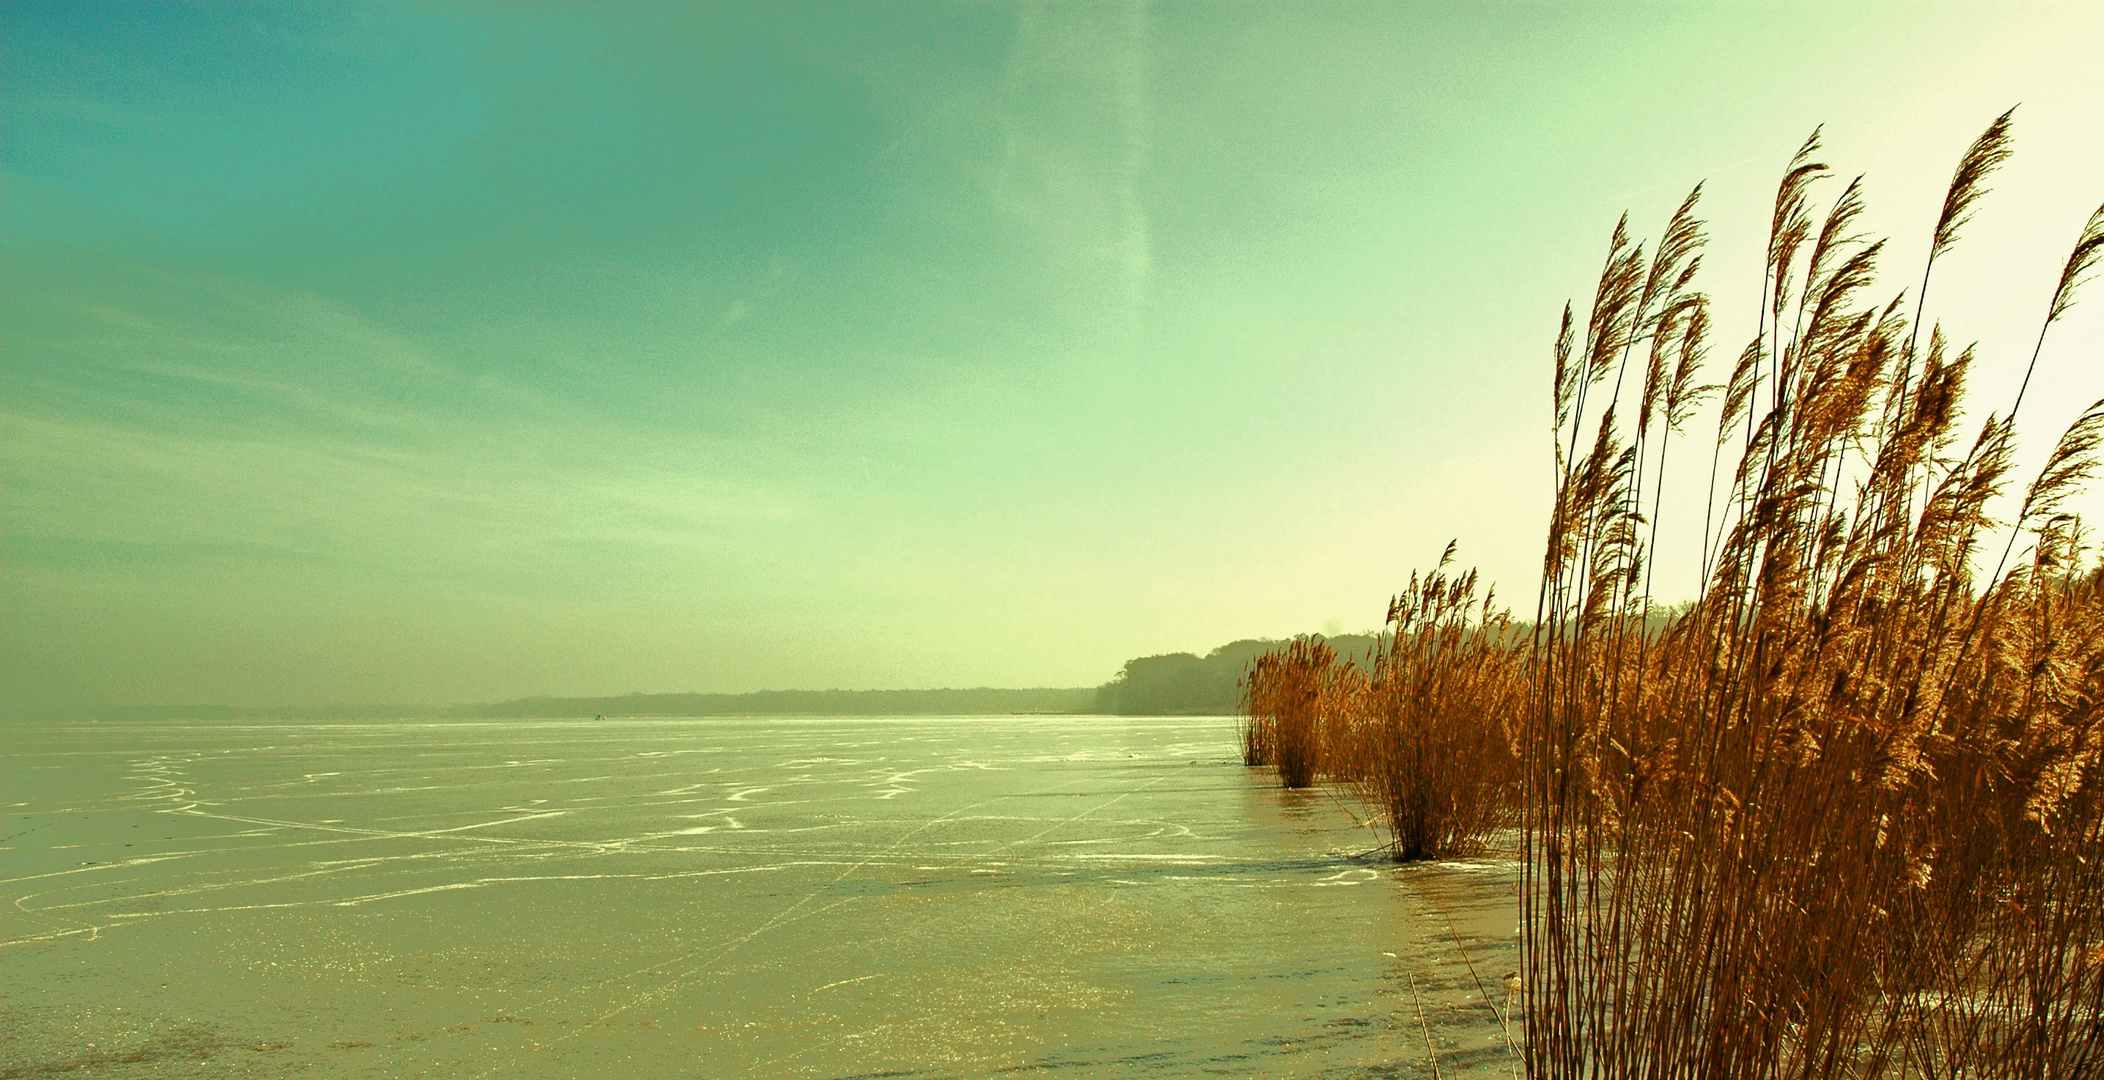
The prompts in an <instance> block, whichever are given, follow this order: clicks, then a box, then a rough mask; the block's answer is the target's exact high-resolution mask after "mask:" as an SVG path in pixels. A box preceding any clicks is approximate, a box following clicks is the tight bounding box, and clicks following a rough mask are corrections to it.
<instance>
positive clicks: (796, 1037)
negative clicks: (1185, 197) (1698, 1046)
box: [0, 717, 1516, 1078]
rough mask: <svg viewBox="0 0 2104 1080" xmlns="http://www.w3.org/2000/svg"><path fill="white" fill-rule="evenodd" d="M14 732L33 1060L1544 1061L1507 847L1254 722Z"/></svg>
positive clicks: (309, 1066)
mask: <svg viewBox="0 0 2104 1080" xmlns="http://www.w3.org/2000/svg"><path fill="white" fill-rule="evenodd" d="M4 735H5V745H4V749H5V764H4V766H0V768H4V773H0V777H4V780H5V786H4V790H0V812H4V815H5V816H4V819H0V888H4V890H5V901H6V902H5V903H4V904H0V991H4V993H0V1077H17V1076H21V1077H28V1076H46V1075H72V1074H73V1073H74V1072H75V1071H76V1070H87V1071H88V1074H89V1075H94V1076H127V1075H137V1076H148V1075H163V1074H166V1073H169V1072H176V1073H179V1074H181V1075H188V1076H249V1075H255V1076H278V1075H287V1074H292V1073H298V1074H300V1075H310V1076H376V1077H377V1076H434V1077H461V1078H469V1077H499V1076H501V1077H555V1076H563V1077H569V1076H574V1077H602V1076H637V1077H671V1076H708V1077H741V1076H755V1077H764V1076H812V1077H846V1076H870V1075H886V1076H985V1075H990V1074H994V1073H1000V1072H1014V1071H1023V1072H1048V1073H1058V1072H1071V1073H1082V1074H1088V1075H1134V1076H1187V1075H1188V1076H1204V1075H1227V1076H1252V1075H1339V1076H1359V1075H1376V1076H1390V1075H1395V1076H1418V1075H1426V1076H1429V1075H1431V1061H1430V1057H1429V1052H1428V1049H1427V1041H1428V1036H1429V1041H1430V1042H1431V1044H1432V1046H1433V1047H1434V1048H1436V1050H1437V1053H1438V1055H1439V1065H1440V1070H1441V1073H1442V1075H1445V1076H1460V1075H1470V1074H1475V1073H1481V1074H1482V1075H1498V1076H1507V1075H1511V1064H1510V1059H1509V1057H1508V1053H1507V1050H1506V1048H1505V1044H1504V1041H1503V1038H1502V1034H1501V1031H1500V1024H1499V1018H1498V1015H1497V1014H1498V1012H1500V1011H1504V1010H1506V1009H1507V1006H1508V1002H1507V1000H1506V998H1505V992H1504V989H1503V986H1502V983H1501V977H1502V975H1503V974H1504V973H1505V972H1506V971H1508V970H1510V969H1512V968H1513V967H1515V966H1516V962H1515V960H1514V945H1513V943H1514V938H1513V925H1514V924H1513V912H1514V907H1515V904H1514V900H1513V896H1512V892H1511V890H1512V887H1513V882H1514V880H1515V875H1514V873H1513V872H1512V869H1511V867H1510V865H1509V864H1507V863H1504V862H1501V861H1497V860H1484V861H1478V862H1474V863H1454V864H1442V865H1428V866H1418V867H1407V868H1399V867H1395V866H1392V865H1390V864H1388V863H1386V862H1384V861H1382V860H1380V859H1379V858H1378V857H1373V856H1367V855H1364V854H1363V853H1364V852H1365V851H1366V850H1367V849H1369V848H1373V847H1375V846H1376V845H1377V844H1378V838H1377V837H1375V836H1374V835H1373V834H1371V833H1370V832H1369V831H1368V830H1367V829H1366V828H1364V827H1362V826H1360V825H1358V824H1356V823H1355V821H1354V819H1353V817H1352V816H1351V815H1350V813H1348V811H1347V808H1346V807H1345V805H1344V804H1343V803H1340V802H1338V801H1337V800H1336V799H1335V798H1333V797H1332V796H1329V795H1327V794H1324V793H1321V792H1315V793H1307V792H1284V791H1280V790H1278V789H1277V788H1276V787H1275V786H1273V781H1272V780H1271V778H1270V777H1269V776H1268V775H1267V774H1265V773H1261V772H1257V771H1253V770H1247V769H1244V768H1243V767H1242V766H1241V764H1240V762H1239V758H1238V755H1237V751H1236V747H1235V745H1234V725H1233V721H1232V720H1228V719H1224V718H1172V719H1110V718H1101V717H1089V718H1021V717H1001V718H954V719H953V718H941V719H892V718H884V719H859V718H856V719H839V718H825V719H813V718H757V719H756V718H712V719H700V720H661V719H652V720H633V721H542V722H536V721H493V722H459V721H444V722H428V723H350V724H325V723H310V722H299V723H285V724H256V723H237V722H229V723H211V724H170V723H165V722H161V723H154V724H114V723H81V724H38V725H13V726H9V727H7V728H5V729H4ZM1420 1011H1421V1013H1422V1019H1420Z"/></svg>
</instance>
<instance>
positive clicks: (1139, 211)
mask: <svg viewBox="0 0 2104 1080" xmlns="http://www.w3.org/2000/svg"><path fill="white" fill-rule="evenodd" d="M1147 15H1148V12H1147V0H1133V2H1132V3H1130V4H1128V5H1126V8H1125V16H1126V18H1125V48H1124V49H1123V50H1122V53H1123V55H1122V57H1121V61H1122V63H1121V64H1120V67H1119V71H1118V83H1119V90H1120V91H1121V93H1120V95H1119V105H1120V108H1119V117H1118V118H1119V120H1120V121H1121V122H1122V125H1123V127H1124V132H1123V134H1124V143H1125V146H1124V149H1125V160H1124V168H1123V170H1122V171H1121V175H1120V176H1119V181H1120V186H1119V197H1120V205H1121V209H1122V210H1123V211H1124V226H1125V237H1124V243H1123V245H1122V250H1121V252H1120V254H1121V255H1122V258H1123V263H1124V265H1123V270H1124V275H1125V302H1126V305H1127V308H1128V311H1129V312H1130V314H1131V317H1132V320H1133V322H1134V323H1135V324H1136V325H1137V324H1138V323H1139V322H1140V321H1141V319H1142V317H1143V316H1144V314H1145V310H1146V304H1147V284H1148V279H1149V278H1150V277H1151V275H1152V273H1153V270H1154V246H1153V240H1152V238H1151V237H1150V235H1149V231H1148V227H1147V206H1146V203H1145V201H1144V200H1143V199H1142V198H1141V192H1140V180H1141V177H1142V176H1143V175H1144V174H1145V173H1146V170H1147V155H1148V130H1147V125H1148V115H1147V114H1148V109H1147V79H1148V75H1149V71H1148V68H1149V64H1148V41H1147Z"/></svg>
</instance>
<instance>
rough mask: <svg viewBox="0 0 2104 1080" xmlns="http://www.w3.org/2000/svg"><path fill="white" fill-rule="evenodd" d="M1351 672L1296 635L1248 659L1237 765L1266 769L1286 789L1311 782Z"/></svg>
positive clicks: (1318, 642) (1326, 650)
mask: <svg viewBox="0 0 2104 1080" xmlns="http://www.w3.org/2000/svg"><path fill="white" fill-rule="evenodd" d="M1351 670H1352V668H1351V665H1350V664H1349V663H1348V662H1347V663H1345V664H1342V665H1340V664H1339V662H1338V657H1337V651H1336V650H1335V649H1332V648H1331V647H1330V646H1329V643H1328V642H1325V641H1323V640H1322V639H1321V638H1316V637H1307V636H1302V637H1296V638H1294V639H1293V640H1292V641H1289V642H1287V643H1286V644H1285V645H1284V646H1283V647H1282V648H1279V649H1274V650H1272V651H1270V652H1267V653H1264V654H1262V655H1260V656H1258V657H1257V658H1256V659H1255V660H1253V661H1251V663H1250V668H1249V674H1248V675H1247V677H1245V678H1244V679H1243V681H1242V702H1243V708H1242V712H1243V724H1242V761H1243V763H1244V764H1248V765H1272V766H1276V767H1277V769H1278V775H1279V781H1280V782H1281V783H1283V784H1284V785H1285V786H1286V787H1289V788H1304V787H1309V786H1311V785H1313V784H1314V783H1315V779H1316V774H1317V773H1318V771H1320V770H1321V769H1322V767H1323V763H1324V761H1325V759H1326V757H1327V756H1328V755H1327V754H1326V753H1325V750H1326V748H1327V743H1328V741H1329V739H1328V738H1327V736H1329V735H1330V732H1331V730H1332V729H1333V728H1334V727H1335V722H1334V720H1333V718H1334V717H1336V716H1337V715H1338V714H1339V713H1340V711H1341V710H1342V709H1343V708H1344V702H1345V700H1346V695H1345V694H1343V693H1342V692H1341V690H1342V684H1344V683H1345V680H1346V679H1347V678H1348V673H1349V672H1350V671H1351Z"/></svg>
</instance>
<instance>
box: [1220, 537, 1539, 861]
mask: <svg viewBox="0 0 2104 1080" xmlns="http://www.w3.org/2000/svg"><path fill="white" fill-rule="evenodd" d="M1452 558H1453V547H1452V545H1449V546H1448V548H1447V553H1446V555H1445V556H1444V557H1443V558H1442V559H1441V560H1440V563H1439V566H1438V567H1437V568H1435V569H1434V570H1433V571H1432V572H1431V573H1429V574H1426V575H1424V576H1423V577H1419V576H1417V575H1412V576H1411V580H1410V586H1409V588H1408V589H1407V590H1406V591H1405V592H1404V593H1403V594H1402V595H1400V596H1397V597H1395V598H1394V600H1393V601H1391V602H1390V604H1389V609H1388V622H1387V626H1388V631H1387V632H1386V633H1384V634H1383V635H1382V636H1381V639H1380V642H1381V644H1380V646H1379V647H1378V648H1377V649H1376V650H1375V651H1374V653H1373V654H1372V655H1371V656H1370V657H1368V658H1366V660H1367V664H1366V667H1364V668H1362V667H1360V666H1359V665H1358V664H1357V663H1355V662H1353V661H1349V660H1344V659H1342V658H1340V657H1338V656H1337V655H1336V654H1335V653H1334V652H1333V651H1332V650H1330V649H1329V648H1328V647H1327V646H1326V645H1324V644H1322V643H1320V642H1315V641H1311V640H1309V639H1295V640H1294V641H1293V642H1290V643H1288V644H1287V645H1285V646H1283V647H1281V648H1280V649H1276V650H1273V651H1272V652H1270V653H1266V654H1263V655H1260V656H1258V657H1257V658H1256V659H1255V660H1254V661H1252V663H1251V665H1250V670H1249V675H1248V677H1247V678H1246V679H1245V680H1244V687H1245V694H1244V702H1243V714H1244V716H1243V729H1242V730H1243V743H1242V745H1243V761H1244V763H1246V764H1250V765H1276V766H1277V767H1278V771H1279V776H1280V778H1281V780H1282V781H1283V782H1284V783H1285V785H1286V786H1287V787H1304V786H1307V784H1308V783H1311V782H1313V780H1315V779H1317V778H1320V779H1323V780H1327V781H1329V782H1331V783H1333V784H1336V785H1338V786H1340V787H1343V788H1345V789H1347V790H1350V791H1352V792H1354V793H1356V794H1357V795H1358V796H1359V798H1360V799H1361V800H1362V801H1364V802H1365V803H1366V804H1367V805H1368V806H1369V807H1371V808H1373V809H1374V811H1375V816H1376V817H1377V818H1378V819H1379V820H1380V821H1382V822H1384V823H1385V824H1386V825H1387V827H1388V835H1389V836H1390V838H1391V845H1390V848H1391V851H1392V853H1393V854H1394V856H1395V857H1396V858H1397V859H1399V860H1402V861H1413V860H1418V859H1432V858H1444V857H1449V856H1456V855H1466V854H1472V853H1474V852H1476V851H1478V850H1480V849H1481V848H1482V846H1483V844H1484V843H1485V841H1486V840H1487V839H1488V838H1489V837H1490V836H1491V835H1492V834H1493V833H1494V832H1495V831H1496V830H1498V829H1499V828H1502V827H1505V826H1509V825H1511V824H1514V823H1515V821H1516V811H1517V807H1518V801H1517V798H1516V796H1517V784H1518V765H1519V753H1518V745H1519V744H1518V738H1519V731H1518V730H1517V728H1516V726H1515V724H1514V721H1515V720H1516V719H1517V717H1518V715H1519V710H1520V708H1521V707H1522V706H1523V705H1524V704H1525V702H1526V700H1527V692H1528V683H1527V680H1526V667H1525V664H1526V648H1525V639H1524V638H1523V637H1521V636H1520V635H1518V634H1517V633H1515V632H1514V631H1513V628H1512V626H1511V622H1510V617H1509V616H1508V615H1507V614H1506V613H1504V612H1501V611H1498V610H1496V609H1495V608H1494V606H1493V597H1492V596H1491V595H1490V594H1489V593H1488V592H1484V593H1482V594H1481V595H1480V598H1479V591H1478V588H1477V578H1476V574H1475V572H1474V571H1468V572H1466V573H1449V572H1448V570H1447V567H1448V565H1449V563H1450V562H1451V561H1452Z"/></svg>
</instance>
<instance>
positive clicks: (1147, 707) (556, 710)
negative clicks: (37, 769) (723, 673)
mask: <svg viewBox="0 0 2104 1080" xmlns="http://www.w3.org/2000/svg"><path fill="white" fill-rule="evenodd" d="M1327 640H1328V642H1329V645H1330V648H1332V649H1334V650H1336V653H1337V655H1338V656H1339V657H1341V658H1344V659H1358V658H1361V657H1364V656H1365V655H1366V654H1367V653H1368V652H1369V651H1370V650H1371V649H1373V647H1374V646H1375V644H1376V641H1377V638H1376V637H1375V636H1374V635H1372V634H1341V635H1338V636H1336V637H1332V638H1329V639H1327ZM1278 645H1279V642H1278V641H1276V640H1272V639H1268V638H1266V639H1257V638H1249V639H1244V640H1242V641H1235V642H1230V643H1228V644H1226V645H1222V646H1220V647H1219V648H1217V649H1214V650H1213V651H1211V652H1209V653H1206V654H1205V655H1204V656H1199V655H1197V654H1195V653H1187V652H1184V653H1166V654H1163V655H1160V656H1142V657H1139V658H1137V659H1133V660H1128V661H1126V662H1125V666H1124V668H1123V669H1122V670H1120V671H1119V672H1118V674H1117V676H1116V677H1114V678H1112V679H1111V681H1109V682H1107V683H1104V684H1103V685H1102V686H1078V687H1059V686H1041V687H1027V688H1022V689H1001V688H996V687H974V688H969V689H954V690H952V689H944V690H760V691H755V692H753V693H747V694H621V695H618V696H613V697H547V696H537V697H527V698H516V699H513V700H511V701H499V702H495V703H490V704H473V705H453V706H437V705H320V706H247V705H88V706H31V707H14V708H9V709H6V715H7V717H8V718H9V719H14V720H110V721H126V720H258V721H267V720H394V719H408V718H415V717H425V718H453V719H462V720H513V719H519V720H523V719H555V718H560V717H573V716H973V715H979V716H1007V715H1012V714H1016V713H1048V714H1066V715H1075V714H1100V715H1105V716H1225V715H1229V714H1231V713H1233V712H1235V710H1236V707H1237V705H1238V703H1239V702H1240V700H1241V689H1240V681H1241V679H1242V676H1243V673H1244V672H1245V671H1246V670H1247V669H1248V667H1249V662H1250V661H1251V660H1252V659H1254V658H1255V657H1256V656H1257V655H1258V654H1259V653H1263V652H1266V651H1268V650H1270V649H1272V648H1275V647H1277V646H1278Z"/></svg>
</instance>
